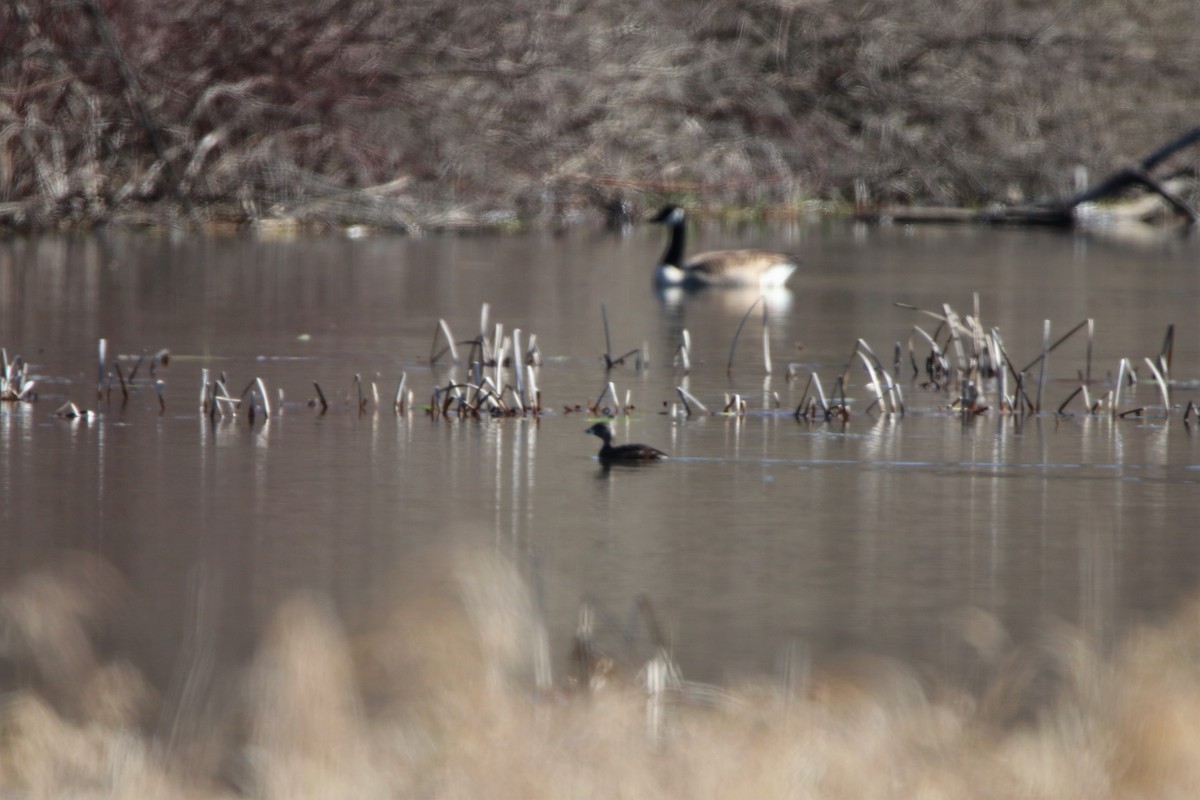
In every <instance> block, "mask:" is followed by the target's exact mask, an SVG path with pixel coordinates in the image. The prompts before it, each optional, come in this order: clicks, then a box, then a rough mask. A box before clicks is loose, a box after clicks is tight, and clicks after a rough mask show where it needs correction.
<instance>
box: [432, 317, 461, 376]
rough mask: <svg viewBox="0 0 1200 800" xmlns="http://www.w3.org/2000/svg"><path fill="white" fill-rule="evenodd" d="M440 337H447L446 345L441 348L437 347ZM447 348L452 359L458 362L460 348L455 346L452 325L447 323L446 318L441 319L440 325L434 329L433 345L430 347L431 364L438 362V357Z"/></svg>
mask: <svg viewBox="0 0 1200 800" xmlns="http://www.w3.org/2000/svg"><path fill="white" fill-rule="evenodd" d="M439 337H445V339H446V346H445V347H443V348H442V349H441V350H438V349H437V346H438V338H439ZM447 350H448V351H449V352H450V360H451V361H452V362H453V363H455V364H457V363H458V348H456V347H455V346H454V336H453V334H451V333H450V326H449V325H447V324H446V320H444V319H439V320H438V326H437V327H436V328H434V330H433V345H432V346H431V347H430V348H429V365H430V366H433V365H434V364H436V363H437V362H438V359H440V358H441V357H442V356H443V355H444V354H445V353H446V351H447Z"/></svg>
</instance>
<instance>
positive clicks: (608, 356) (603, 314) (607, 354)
mask: <svg viewBox="0 0 1200 800" xmlns="http://www.w3.org/2000/svg"><path fill="white" fill-rule="evenodd" d="M600 321H601V322H603V323H604V364H605V366H606V368H609V369H611V368H612V365H613V363H614V362H613V357H612V337H611V336H610V335H609V332H608V307H607V306H605V305H604V303H601V304H600Z"/></svg>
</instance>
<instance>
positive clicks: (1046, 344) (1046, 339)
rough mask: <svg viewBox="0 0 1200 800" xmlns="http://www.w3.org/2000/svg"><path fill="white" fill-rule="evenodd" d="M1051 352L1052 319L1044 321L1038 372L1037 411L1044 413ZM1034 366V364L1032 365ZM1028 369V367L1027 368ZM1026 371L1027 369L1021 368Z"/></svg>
mask: <svg viewBox="0 0 1200 800" xmlns="http://www.w3.org/2000/svg"><path fill="white" fill-rule="evenodd" d="M1049 354H1050V320H1043V322H1042V358H1041V361H1042V366H1041V369H1040V371H1039V373H1038V390H1037V406H1036V407H1035V413H1037V414H1040V413H1042V389H1043V388H1045V386H1046V360H1047V356H1048V355H1049ZM1030 366H1032V365H1030ZM1026 369H1028V367H1027V368H1026ZM1021 371H1022V372H1024V371H1025V370H1021Z"/></svg>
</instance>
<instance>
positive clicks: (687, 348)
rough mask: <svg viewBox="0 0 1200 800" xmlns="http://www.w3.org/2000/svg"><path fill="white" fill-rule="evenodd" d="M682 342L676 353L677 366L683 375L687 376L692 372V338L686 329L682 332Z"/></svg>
mask: <svg viewBox="0 0 1200 800" xmlns="http://www.w3.org/2000/svg"><path fill="white" fill-rule="evenodd" d="M681 338H682V341H681V342H680V343H679V349H678V350H676V351H675V353H676V365H677V366H679V367H680V368H681V369H682V370H683V374H684V375H687V374H688V373H689V372H691V371H692V356H691V351H692V336H691V334H690V333H688V329H687V328H684V329H683V331H682V332H681Z"/></svg>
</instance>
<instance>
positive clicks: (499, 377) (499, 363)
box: [492, 324, 512, 386]
mask: <svg viewBox="0 0 1200 800" xmlns="http://www.w3.org/2000/svg"><path fill="white" fill-rule="evenodd" d="M502 333H503V326H502V325H499V324H497V325H496V342H498V345H497V347H496V361H495V364H494V366H493V367H492V375H493V381H494V383H495V384H496V385H497V386H503V385H504V362H505V360H506V359H507V358H508V348H509V347H510V346H511V341H512V340H511V339H509V338H508V337H504V338H500V337H501V334H502Z"/></svg>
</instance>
